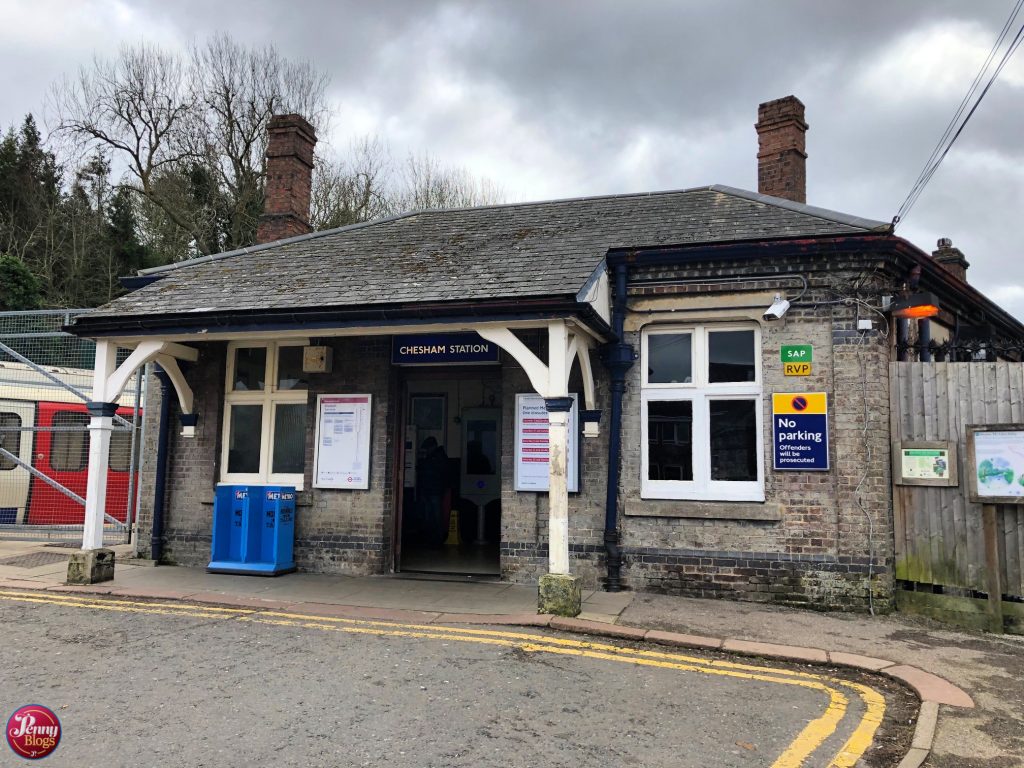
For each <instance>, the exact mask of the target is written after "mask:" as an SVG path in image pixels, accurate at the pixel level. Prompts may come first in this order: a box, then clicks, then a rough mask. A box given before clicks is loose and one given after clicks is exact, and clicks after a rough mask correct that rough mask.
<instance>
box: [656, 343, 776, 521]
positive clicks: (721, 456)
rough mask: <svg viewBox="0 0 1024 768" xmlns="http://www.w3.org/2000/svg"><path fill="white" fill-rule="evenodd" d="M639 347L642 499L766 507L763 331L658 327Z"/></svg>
mask: <svg viewBox="0 0 1024 768" xmlns="http://www.w3.org/2000/svg"><path fill="white" fill-rule="evenodd" d="M641 344H642V354H641V362H642V364H643V371H642V377H643V378H642V387H641V397H640V401H641V432H642V440H643V449H642V459H641V471H642V473H643V476H642V481H641V495H642V496H643V497H644V498H646V499H704V500H716V501H764V456H763V454H764V439H763V434H762V424H761V421H762V418H761V386H762V385H761V338H760V330H759V329H758V328H757V326H756V325H737V324H729V325H724V324H723V325H687V326H674V325H673V326H669V325H664V326H662V325H654V326H650V327H648V328H647V329H646V330H645V331H644V332H643V334H642V338H641Z"/></svg>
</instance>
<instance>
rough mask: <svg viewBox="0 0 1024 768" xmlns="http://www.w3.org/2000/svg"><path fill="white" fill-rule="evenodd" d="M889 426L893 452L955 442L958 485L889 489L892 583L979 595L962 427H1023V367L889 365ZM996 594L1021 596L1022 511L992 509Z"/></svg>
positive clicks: (982, 584) (980, 541) (981, 582)
mask: <svg viewBox="0 0 1024 768" xmlns="http://www.w3.org/2000/svg"><path fill="white" fill-rule="evenodd" d="M889 373H890V380H891V384H892V396H891V400H890V402H891V406H892V408H891V416H890V417H891V426H892V437H893V441H894V455H898V454H895V451H896V450H897V449H898V443H900V442H903V441H917V440H937V441H950V442H952V443H955V444H956V449H957V461H958V476H959V479H960V484H959V486H957V487H940V486H914V485H894V486H893V515H894V522H895V534H896V536H895V538H896V578H897V579H899V580H901V581H904V582H910V583H912V584H913V585H933V586H935V587H941V588H949V591H950V593H952V594H966V595H971V594H972V593H983V592H985V590H986V580H985V574H986V561H985V545H984V537H983V532H982V516H981V505H980V504H975V503H972V502H971V501H970V500H969V499H968V488H969V479H968V477H967V466H968V462H967V438H966V427H967V425H969V424H1007V423H1020V422H1024V364H1021V363H1005V362H1000V363H892V364H891V366H890V370H889ZM998 519H999V526H1000V531H999V553H1000V571H1001V574H1000V575H1001V581H1002V586H1003V593H1004V595H1005V596H1008V597H1010V598H1011V599H1012V600H1019V599H1021V598H1024V507H1022V506H1015V505H1008V504H1007V505H999V507H998Z"/></svg>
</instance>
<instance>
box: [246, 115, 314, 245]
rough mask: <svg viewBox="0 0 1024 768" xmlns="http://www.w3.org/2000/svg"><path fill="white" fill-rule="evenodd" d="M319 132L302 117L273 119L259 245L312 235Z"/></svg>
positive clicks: (268, 129)
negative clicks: (315, 150)
mask: <svg viewBox="0 0 1024 768" xmlns="http://www.w3.org/2000/svg"><path fill="white" fill-rule="evenodd" d="M315 146H316V132H315V131H314V130H313V126H312V125H310V124H309V123H308V122H306V120H305V118H303V117H302V116H301V115H274V116H273V117H272V118H270V122H269V123H268V124H267V182H266V187H265V188H264V192H263V215H262V216H261V217H260V221H259V226H258V227H257V229H256V242H257V243H269V242H272V241H274V240H281V239H283V238H286V237H294V236H295V235H302V234H305V233H306V232H309V231H310V226H309V196H310V189H311V187H312V182H313V148H314V147H315Z"/></svg>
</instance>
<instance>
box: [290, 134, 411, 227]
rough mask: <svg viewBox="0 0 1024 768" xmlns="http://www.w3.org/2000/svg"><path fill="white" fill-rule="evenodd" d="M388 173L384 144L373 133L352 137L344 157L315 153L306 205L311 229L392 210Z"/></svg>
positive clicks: (346, 222) (379, 216) (372, 217)
mask: <svg viewBox="0 0 1024 768" xmlns="http://www.w3.org/2000/svg"><path fill="white" fill-rule="evenodd" d="M390 174H391V159H390V156H389V154H388V150H387V147H386V146H385V145H384V143H383V142H382V141H381V140H380V139H379V138H376V137H364V138H361V139H358V140H356V141H353V142H352V144H351V145H350V147H349V151H348V153H347V155H346V156H345V157H344V158H324V157H322V156H318V157H317V161H316V168H315V169H314V172H313V189H312V193H311V195H310V206H309V207H310V211H309V222H310V224H311V225H312V227H313V229H333V228H334V227H343V226H346V225H348V224H358V223H359V222H363V221H370V220H372V219H379V218H381V217H383V216H387V215H389V214H390V213H392V211H393V201H392V200H391V191H390V189H389V187H388V185H389V179H390Z"/></svg>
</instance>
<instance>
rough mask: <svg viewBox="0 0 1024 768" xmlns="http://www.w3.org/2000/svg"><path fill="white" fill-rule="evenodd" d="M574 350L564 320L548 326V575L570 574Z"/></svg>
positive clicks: (546, 403)
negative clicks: (569, 461)
mask: <svg viewBox="0 0 1024 768" xmlns="http://www.w3.org/2000/svg"><path fill="white" fill-rule="evenodd" d="M575 352H576V347H575V345H574V344H572V343H571V342H570V340H569V331H568V329H567V328H566V326H565V322H564V321H557V322H553V323H551V324H550V325H548V387H547V392H546V393H545V394H546V398H545V405H546V406H547V410H548V572H549V573H555V574H562V575H568V573H569V483H568V476H567V471H568V465H567V458H566V453H567V450H568V446H569V430H568V422H569V410H570V409H571V408H572V400H570V399H569V366H570V364H571V362H572V358H570V357H569V354H570V353H572V354H574V355H575Z"/></svg>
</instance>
